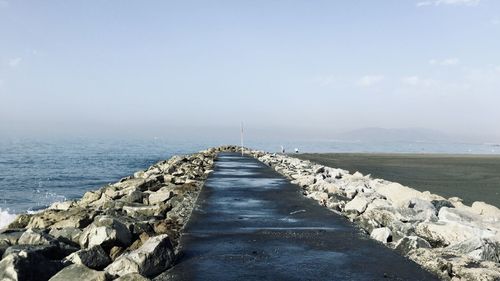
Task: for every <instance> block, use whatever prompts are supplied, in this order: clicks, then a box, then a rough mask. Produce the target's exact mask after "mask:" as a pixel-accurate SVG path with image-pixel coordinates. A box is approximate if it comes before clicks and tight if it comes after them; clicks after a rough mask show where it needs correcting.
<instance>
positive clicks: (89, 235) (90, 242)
mask: <svg viewBox="0 0 500 281" xmlns="http://www.w3.org/2000/svg"><path fill="white" fill-rule="evenodd" d="M131 240H132V236H131V234H130V231H129V229H128V228H127V227H126V226H125V225H124V224H123V223H122V222H120V221H119V220H117V219H115V218H113V217H109V216H102V217H98V218H96V219H95V221H94V222H93V223H92V224H90V225H89V226H87V227H86V228H85V229H84V231H83V233H82V235H81V237H80V241H79V242H80V246H81V247H82V248H90V247H92V246H96V245H101V246H102V247H103V248H105V249H109V248H111V247H113V246H114V245H122V246H128V245H130V243H132V241H131Z"/></svg>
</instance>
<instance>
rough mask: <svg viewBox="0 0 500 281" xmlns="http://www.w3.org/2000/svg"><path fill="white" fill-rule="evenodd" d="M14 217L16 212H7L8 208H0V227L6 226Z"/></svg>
mask: <svg viewBox="0 0 500 281" xmlns="http://www.w3.org/2000/svg"><path fill="white" fill-rule="evenodd" d="M15 218H16V214H11V213H9V209H6V210H2V208H0V229H2V228H4V227H6V226H7V225H9V224H10V223H11V222H13V221H14V219H15Z"/></svg>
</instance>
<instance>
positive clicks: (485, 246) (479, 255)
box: [446, 237, 500, 263]
mask: <svg viewBox="0 0 500 281" xmlns="http://www.w3.org/2000/svg"><path fill="white" fill-rule="evenodd" d="M446 249H448V250H452V251H454V252H457V253H461V254H466V255H467V256H469V257H471V258H473V259H476V260H487V261H492V262H497V263H499V262H500V242H498V241H494V240H491V239H484V238H479V237H473V238H471V239H468V240H465V241H462V242H460V243H458V244H454V245H451V246H448V247H446Z"/></svg>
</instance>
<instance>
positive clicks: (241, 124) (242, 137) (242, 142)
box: [241, 122, 243, 156]
mask: <svg viewBox="0 0 500 281" xmlns="http://www.w3.org/2000/svg"><path fill="white" fill-rule="evenodd" d="M241 156H243V122H241Z"/></svg>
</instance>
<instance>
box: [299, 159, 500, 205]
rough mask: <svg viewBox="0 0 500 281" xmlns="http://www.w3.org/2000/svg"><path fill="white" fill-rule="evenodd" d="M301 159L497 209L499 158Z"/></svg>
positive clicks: (499, 186) (499, 172) (498, 197)
mask: <svg viewBox="0 0 500 281" xmlns="http://www.w3.org/2000/svg"><path fill="white" fill-rule="evenodd" d="M295 156H296V157H298V158H301V159H307V160H311V161H314V162H317V163H320V164H323V165H328V166H331V167H337V168H342V169H346V170H349V171H350V172H355V171H360V172H361V173H363V174H371V175H372V176H373V177H376V178H382V179H386V180H390V181H395V182H399V183H401V184H404V185H407V186H410V187H412V188H415V189H417V190H420V191H425V190H429V191H430V192H432V193H436V194H439V195H442V196H444V197H446V198H448V197H452V196H458V197H460V198H462V199H463V200H464V203H465V204H471V203H472V202H474V201H484V202H486V203H489V204H493V205H495V206H497V207H500V156H498V155H448V154H366V153H321V154H298V155H295Z"/></svg>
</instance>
